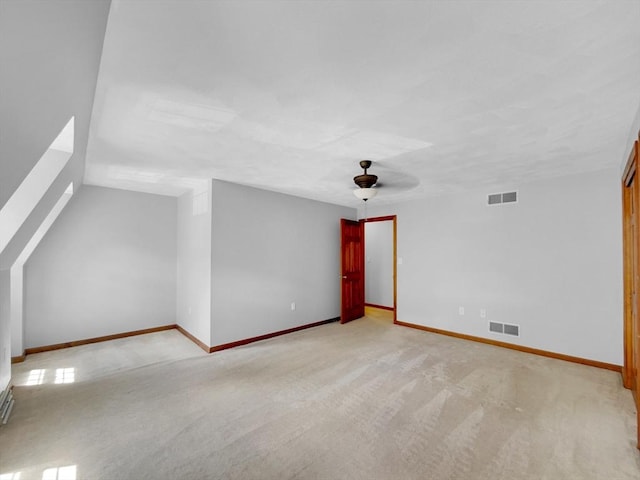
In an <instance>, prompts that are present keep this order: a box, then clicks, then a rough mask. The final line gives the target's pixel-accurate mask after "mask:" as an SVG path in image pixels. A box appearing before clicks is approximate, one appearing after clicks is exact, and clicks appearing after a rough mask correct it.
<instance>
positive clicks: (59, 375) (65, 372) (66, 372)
mask: <svg viewBox="0 0 640 480" xmlns="http://www.w3.org/2000/svg"><path fill="white" fill-rule="evenodd" d="M75 377H76V369H75V368H73V367H71V368H56V380H55V383H73V382H74V381H75Z"/></svg>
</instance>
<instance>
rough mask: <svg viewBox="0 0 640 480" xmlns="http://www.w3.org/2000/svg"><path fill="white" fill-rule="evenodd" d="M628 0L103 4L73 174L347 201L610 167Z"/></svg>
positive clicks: (157, 186)
mask: <svg viewBox="0 0 640 480" xmlns="http://www.w3.org/2000/svg"><path fill="white" fill-rule="evenodd" d="M639 106H640V2H638V1H606V2H591V1H582V2H577V1H570V2H561V1H549V2H544V1H514V2H505V1H499V2H490V1H477V0H471V1H455V2H449V1H422V2H417V1H411V2H403V1H389V2H385V1H379V2H361V1H331V2H329V1H298V2H291V1H284V2H276V1H230V2H224V1H163V2H159V1H158V2H134V1H120V0H113V2H112V5H111V12H110V16H109V21H108V25H107V32H106V35H105V42H104V48H103V55H102V61H101V66H100V72H99V77H98V85H97V89H96V96H95V102H94V107H93V113H92V121H91V129H90V134H89V143H88V148H87V162H86V172H85V182H86V183H89V184H94V185H103V186H109V187H116V188H127V189H133V190H139V191H145V192H154V193H160V194H166V195H180V194H182V193H184V192H185V191H187V189H188V188H193V187H197V185H199V183H200V181H201V180H202V179H207V178H218V179H222V180H228V181H232V182H237V183H242V184H246V185H253V186H256V187H260V188H266V189H269V190H275V191H280V192H285V193H290V194H294V195H299V196H303V197H308V198H313V199H317V200H323V201H328V202H332V203H338V204H343V205H351V206H355V205H357V204H358V200H357V199H356V198H355V197H354V196H353V195H352V193H351V190H353V189H354V188H355V185H354V184H353V181H352V177H353V176H354V175H357V174H359V173H361V172H362V171H361V170H360V168H359V166H358V161H359V160H361V159H370V160H373V161H374V164H373V167H372V168H371V170H370V173H375V174H377V175H378V176H379V177H380V181H381V184H382V186H381V188H380V193H379V195H378V197H376V200H375V201H376V202H383V203H386V202H394V201H400V200H409V199H412V198H415V197H416V196H424V195H439V194H446V193H455V192H458V191H461V190H467V189H470V188H486V189H487V190H492V189H497V188H501V187H517V186H518V185H519V184H521V183H522V182H524V181H530V180H534V179H539V178H546V177H552V176H559V175H566V174H573V173H578V172H585V171H593V170H598V169H602V168H606V167H610V166H618V165H620V164H621V162H622V159H623V157H624V155H625V149H626V148H627V146H626V145H625V143H626V140H627V138H628V135H629V131H630V128H631V125H632V123H633V120H634V117H635V115H636V112H637V111H638V107H639Z"/></svg>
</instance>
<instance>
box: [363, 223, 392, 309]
mask: <svg viewBox="0 0 640 480" xmlns="http://www.w3.org/2000/svg"><path fill="white" fill-rule="evenodd" d="M396 221H397V218H396V216H395V215H392V216H387V217H375V218H369V219H367V220H364V239H365V242H364V243H365V293H364V299H365V300H364V301H365V314H366V315H367V316H369V317H374V318H377V319H380V320H388V321H390V322H395V320H396V301H397V300H396Z"/></svg>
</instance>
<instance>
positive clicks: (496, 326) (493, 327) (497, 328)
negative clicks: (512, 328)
mask: <svg viewBox="0 0 640 480" xmlns="http://www.w3.org/2000/svg"><path fill="white" fill-rule="evenodd" d="M489 331H490V332H495V333H503V331H504V325H503V324H502V323H497V322H489Z"/></svg>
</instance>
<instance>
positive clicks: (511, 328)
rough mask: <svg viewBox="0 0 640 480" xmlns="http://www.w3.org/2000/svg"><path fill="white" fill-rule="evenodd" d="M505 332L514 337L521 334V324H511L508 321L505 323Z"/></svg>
mask: <svg viewBox="0 0 640 480" xmlns="http://www.w3.org/2000/svg"><path fill="white" fill-rule="evenodd" d="M504 334H505V335H513V336H514V337H519V336H520V326H518V325H509V324H508V323H505V324H504Z"/></svg>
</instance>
